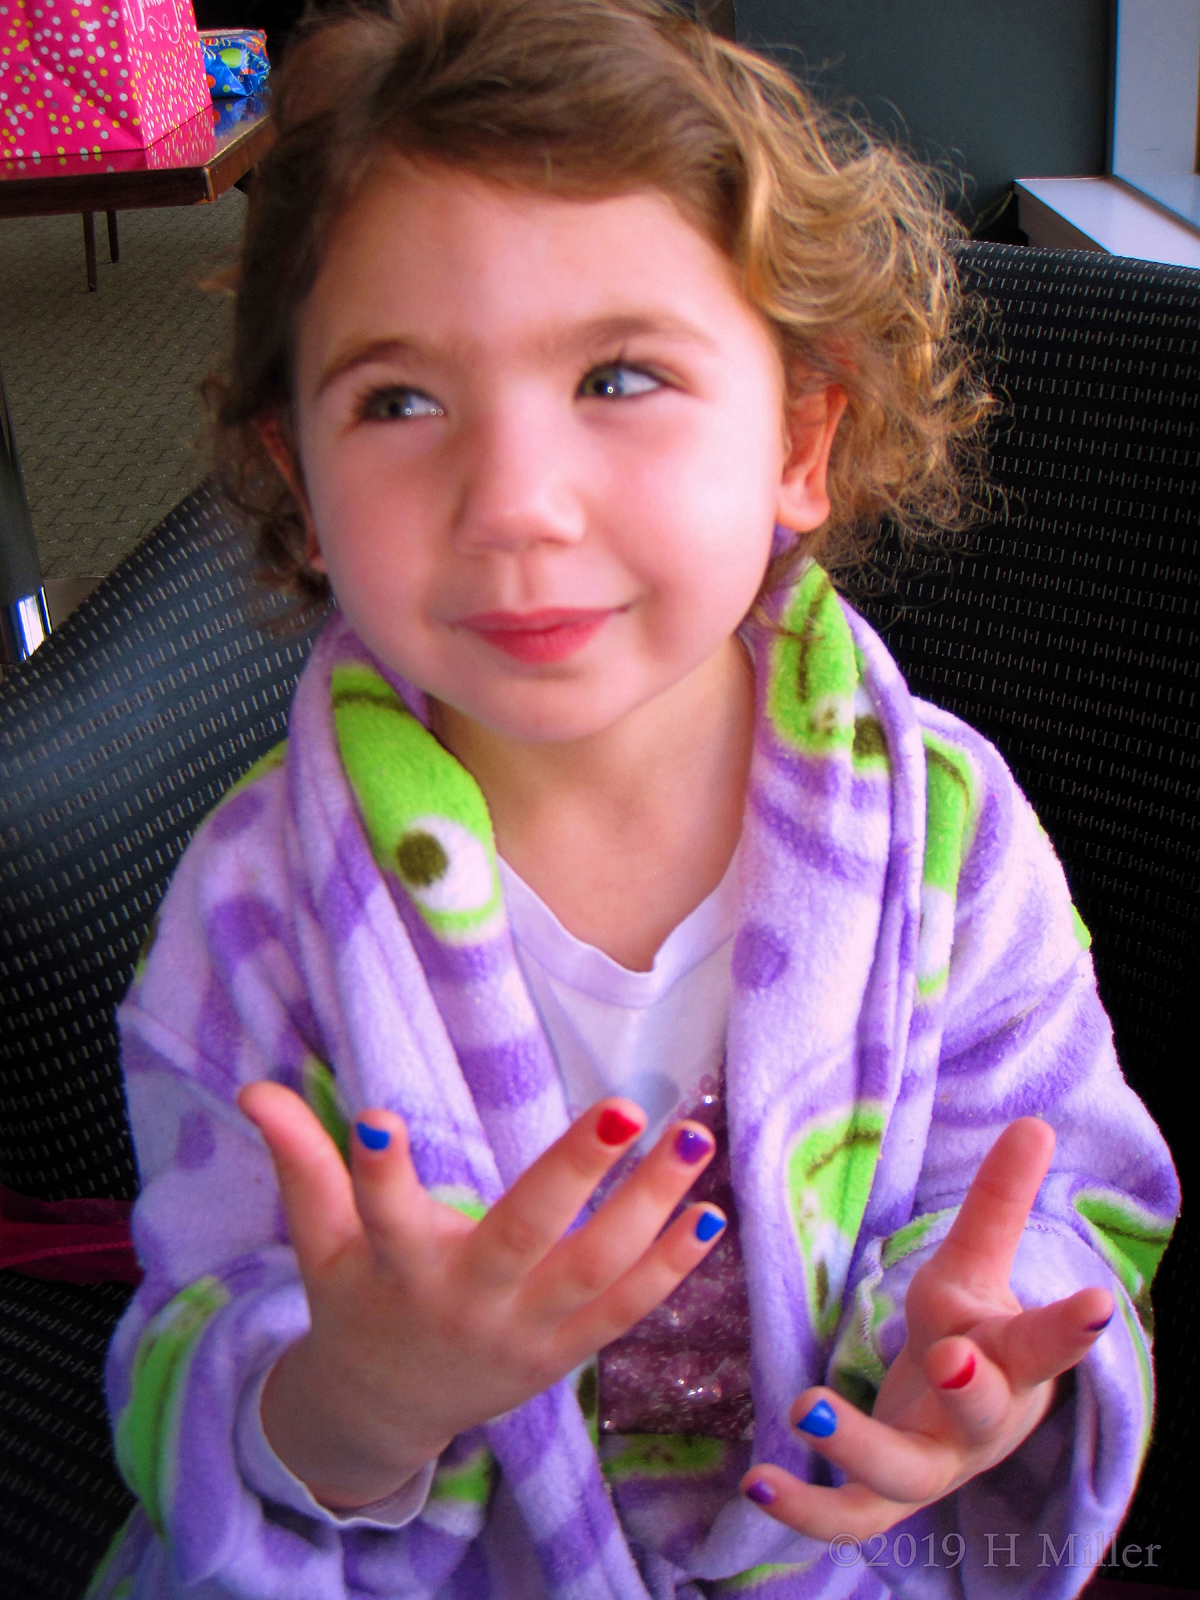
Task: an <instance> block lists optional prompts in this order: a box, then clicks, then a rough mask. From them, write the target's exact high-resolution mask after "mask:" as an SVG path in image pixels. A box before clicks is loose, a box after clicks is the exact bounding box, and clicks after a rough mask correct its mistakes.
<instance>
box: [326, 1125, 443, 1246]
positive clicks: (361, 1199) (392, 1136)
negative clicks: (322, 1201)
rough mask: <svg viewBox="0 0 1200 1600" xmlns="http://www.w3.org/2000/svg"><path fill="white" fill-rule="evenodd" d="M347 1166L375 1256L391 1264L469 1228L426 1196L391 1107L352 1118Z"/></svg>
mask: <svg viewBox="0 0 1200 1600" xmlns="http://www.w3.org/2000/svg"><path fill="white" fill-rule="evenodd" d="M350 1170H351V1172H352V1174H353V1179H354V1195H355V1199H356V1201H357V1205H358V1214H359V1216H360V1217H361V1218H362V1222H363V1227H364V1228H365V1229H366V1233H367V1237H368V1239H369V1240H370V1242H371V1245H372V1248H373V1249H374V1251H375V1253H376V1255H377V1257H379V1258H380V1259H382V1260H384V1261H387V1262H388V1263H389V1265H391V1266H393V1267H396V1266H399V1265H401V1264H402V1263H403V1262H404V1261H405V1259H407V1258H410V1257H412V1256H413V1255H414V1254H419V1255H424V1254H426V1253H427V1252H428V1251H429V1250H430V1248H436V1247H437V1246H438V1243H439V1241H440V1240H441V1239H442V1238H443V1237H444V1236H445V1234H446V1232H447V1231H448V1230H452V1231H454V1232H458V1231H460V1230H461V1231H463V1232H466V1231H467V1230H468V1229H469V1228H470V1227H471V1226H472V1224H471V1223H470V1221H469V1220H468V1219H467V1218H466V1217H462V1216H460V1214H459V1213H458V1212H456V1211H451V1210H450V1209H449V1208H448V1207H446V1206H439V1205H438V1204H437V1203H436V1201H434V1200H433V1199H431V1198H430V1195H429V1193H428V1191H427V1190H426V1189H425V1187H424V1186H423V1184H422V1183H421V1180H420V1178H419V1177H418V1176H417V1170H416V1168H415V1167H414V1166H413V1161H412V1152H411V1150H410V1148H409V1142H408V1128H407V1126H406V1125H405V1122H404V1119H403V1118H402V1117H398V1116H397V1115H396V1114H395V1112H393V1111H383V1110H380V1109H377V1108H376V1109H372V1110H370V1111H364V1112H363V1113H362V1115H361V1116H360V1117H359V1118H358V1120H357V1121H356V1122H355V1124H354V1133H353V1136H352V1138H351V1140H350Z"/></svg>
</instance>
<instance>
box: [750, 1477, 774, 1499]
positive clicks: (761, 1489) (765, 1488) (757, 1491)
mask: <svg viewBox="0 0 1200 1600" xmlns="http://www.w3.org/2000/svg"><path fill="white" fill-rule="evenodd" d="M746 1499H747V1500H753V1501H754V1504H755V1505H756V1506H773V1505H774V1504H775V1502H776V1500H778V1499H779V1496H778V1495H777V1494H776V1493H775V1491H774V1489H772V1487H771V1485H770V1484H769V1483H768V1482H767V1480H766V1479H765V1478H756V1479H755V1480H754V1482H753V1483H752V1484H751V1485H750V1487H749V1488H748V1489H747V1490H746Z"/></svg>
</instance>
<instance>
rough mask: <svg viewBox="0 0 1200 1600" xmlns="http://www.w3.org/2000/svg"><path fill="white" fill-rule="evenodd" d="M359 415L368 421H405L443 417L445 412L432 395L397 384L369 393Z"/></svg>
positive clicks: (360, 407)
mask: <svg viewBox="0 0 1200 1600" xmlns="http://www.w3.org/2000/svg"><path fill="white" fill-rule="evenodd" d="M359 415H360V416H361V417H362V418H363V419H364V421H367V422H403V421H406V420H407V419H409V418H411V417H442V416H445V412H444V411H443V410H442V408H441V406H440V405H438V403H437V401H436V400H435V399H433V397H432V396H431V395H427V394H424V393H423V392H422V391H421V390H420V389H408V388H405V386H404V385H403V384H397V385H395V386H393V387H392V388H388V389H375V390H374V391H373V392H372V393H371V394H368V395H367V396H366V397H365V398H364V399H363V401H362V403H361V405H360V406H359Z"/></svg>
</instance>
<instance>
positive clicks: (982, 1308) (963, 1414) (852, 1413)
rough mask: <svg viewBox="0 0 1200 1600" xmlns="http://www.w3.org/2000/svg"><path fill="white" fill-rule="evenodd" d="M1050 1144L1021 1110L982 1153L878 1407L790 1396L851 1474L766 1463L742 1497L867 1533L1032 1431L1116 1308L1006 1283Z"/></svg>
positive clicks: (920, 1275) (817, 1441)
mask: <svg viewBox="0 0 1200 1600" xmlns="http://www.w3.org/2000/svg"><path fill="white" fill-rule="evenodd" d="M1053 1153H1054V1131H1053V1129H1052V1128H1051V1127H1050V1126H1049V1125H1048V1124H1047V1123H1045V1122H1041V1121H1039V1120H1038V1119H1037V1118H1036V1117H1022V1118H1021V1120H1020V1121H1018V1122H1014V1123H1012V1124H1010V1126H1009V1127H1007V1128H1006V1129H1005V1130H1004V1132H1003V1133H1002V1134H1001V1135H1000V1137H999V1138H998V1139H997V1140H996V1143H995V1144H994V1145H993V1146H992V1148H991V1150H990V1151H989V1152H988V1154H987V1155H986V1156H985V1157H984V1159H983V1161H982V1162H981V1163H980V1167H979V1171H978V1172H977V1173H976V1175H975V1179H974V1182H973V1183H972V1184H971V1187H970V1189H969V1190H968V1191H967V1194H966V1198H965V1199H964V1200H963V1203H962V1206H961V1208H960V1210H959V1213H958V1216H957V1217H956V1218H955V1220H954V1223H953V1225H952V1226H951V1228H950V1231H949V1233H948V1234H947V1235H946V1238H945V1239H944V1240H943V1242H942V1244H941V1245H940V1246H939V1247H938V1249H937V1250H936V1251H935V1253H934V1254H933V1255H932V1256H931V1257H930V1259H929V1260H928V1261H927V1262H925V1264H924V1265H923V1266H921V1267H919V1268H918V1270H917V1271H916V1273H914V1275H913V1279H912V1282H911V1284H910V1285H909V1289H908V1294H907V1297H906V1299H905V1303H904V1313H905V1320H906V1323H907V1330H908V1338H907V1341H906V1342H905V1344H904V1347H903V1349H902V1350H901V1351H900V1353H899V1355H898V1356H897V1357H896V1359H895V1361H894V1362H893V1363H892V1365H891V1367H890V1368H889V1370H888V1373H887V1376H886V1377H885V1379H884V1381H883V1384H882V1386H881V1387H880V1390H879V1395H878V1398H877V1400H876V1402H875V1409H874V1412H873V1414H872V1415H871V1416H869V1417H868V1416H865V1415H864V1414H863V1413H862V1412H861V1411H859V1410H858V1409H857V1408H856V1407H855V1406H853V1405H851V1404H850V1402H849V1401H848V1400H843V1399H842V1398H841V1396H839V1395H837V1394H835V1393H834V1392H833V1390H831V1389H825V1388H815V1389H806V1390H805V1392H804V1393H803V1394H802V1395H801V1396H800V1397H799V1399H797V1401H796V1403H795V1404H794V1405H793V1407H792V1409H791V1412H790V1417H791V1420H792V1422H793V1423H794V1424H795V1425H796V1426H797V1427H798V1428H799V1429H800V1430H801V1437H802V1438H803V1439H804V1441H805V1443H806V1444H808V1445H809V1446H810V1447H811V1448H812V1449H814V1450H816V1451H818V1452H819V1453H820V1454H821V1455H823V1456H824V1457H825V1458H826V1460H828V1461H831V1462H833V1463H834V1464H835V1465H836V1466H838V1467H841V1468H842V1470H843V1471H844V1472H845V1473H846V1474H847V1478H848V1482H846V1483H845V1484H843V1485H842V1486H841V1487H840V1488H837V1489H831V1488H825V1487H822V1486H820V1485H818V1484H811V1483H802V1482H801V1481H800V1480H799V1479H798V1478H794V1477H793V1476H792V1475H791V1473H789V1472H785V1471H784V1470H783V1469H782V1467H773V1466H767V1465H758V1466H755V1467H752V1468H751V1470H750V1471H749V1472H748V1473H747V1474H746V1476H745V1478H743V1480H742V1485H741V1487H742V1492H743V1494H746V1495H748V1496H749V1498H750V1499H751V1500H753V1501H754V1502H755V1503H756V1504H757V1505H760V1506H762V1508H763V1509H764V1510H765V1511H767V1512H768V1513H769V1515H771V1516H773V1517H775V1518H777V1519H778V1520H779V1521H780V1522H783V1523H786V1524H787V1526H788V1527H791V1528H794V1529H795V1530H796V1531H797V1533H804V1534H808V1535H810V1536H811V1537H812V1538H815V1539H832V1538H834V1537H836V1536H837V1535H838V1534H852V1535H854V1537H855V1538H857V1539H867V1538H870V1537H871V1536H872V1535H873V1534H877V1533H883V1532H884V1531H885V1530H886V1529H888V1528H890V1527H892V1526H893V1525H894V1524H895V1523H897V1522H901V1521H903V1520H904V1518H905V1517H909V1516H911V1515H912V1513H913V1512H914V1511H916V1510H918V1509H919V1508H920V1507H921V1506H924V1505H929V1504H931V1503H932V1502H933V1501H934V1500H940V1499H941V1498H942V1496H943V1495H947V1494H950V1493H951V1492H952V1491H953V1490H955V1489H957V1488H958V1487H959V1486H960V1485H961V1484H964V1483H966V1482H967V1481H968V1479H970V1478H973V1477H975V1476H976V1474H977V1473H980V1472H984V1471H986V1470H987V1468H988V1467H992V1466H995V1465H996V1463H997V1462H998V1461H1002V1460H1003V1459H1004V1458H1005V1456H1008V1455H1011V1454H1012V1452H1013V1451H1014V1450H1015V1449H1016V1448H1017V1446H1018V1445H1019V1444H1020V1443H1021V1441H1022V1440H1023V1439H1025V1438H1026V1437H1027V1436H1028V1435H1029V1434H1030V1433H1032V1432H1033V1430H1034V1428H1036V1427H1037V1425H1038V1423H1039V1422H1040V1421H1041V1420H1042V1418H1043V1417H1044V1416H1045V1415H1046V1412H1047V1411H1048V1410H1049V1409H1050V1405H1051V1401H1052V1399H1053V1395H1054V1381H1055V1379H1056V1378H1057V1377H1058V1375H1059V1374H1060V1373H1063V1372H1066V1371H1068V1370H1069V1369H1070V1368H1071V1367H1073V1366H1075V1365H1076V1363H1077V1362H1079V1361H1081V1360H1082V1359H1083V1357H1084V1356H1085V1355H1086V1354H1087V1352H1088V1351H1089V1350H1090V1349H1091V1347H1092V1345H1093V1343H1094V1342H1095V1340H1096V1339H1097V1338H1098V1336H1099V1335H1100V1334H1101V1333H1102V1332H1103V1330H1104V1328H1105V1327H1106V1326H1107V1325H1108V1323H1109V1321H1110V1320H1111V1318H1112V1314H1113V1311H1114V1304H1113V1297H1112V1295H1111V1294H1109V1293H1108V1292H1107V1290H1105V1289H1081V1290H1080V1291H1079V1293H1078V1294H1073V1295H1071V1296H1070V1298H1069V1299H1066V1300H1058V1301H1055V1302H1054V1304H1052V1305H1048V1306H1041V1307H1039V1308H1037V1309H1036V1310H1032V1311H1023V1310H1022V1309H1021V1306H1020V1304H1019V1303H1018V1301H1017V1298H1016V1296H1015V1295H1014V1294H1013V1292H1012V1290H1011V1288H1010V1287H1009V1274H1010V1273H1011V1271H1012V1264H1013V1259H1014V1257H1015V1255H1016V1252H1017V1245H1018V1244H1019V1243H1020V1240H1021V1235H1022V1232H1023V1231H1024V1227H1025V1222H1026V1219H1027V1218H1028V1216H1029V1211H1030V1208H1031V1207H1032V1205H1033V1202H1034V1200H1035V1198H1036V1197H1037V1192H1038V1189H1039V1188H1040V1187H1041V1183H1042V1179H1043V1178H1044V1177H1045V1176H1046V1172H1047V1170H1048V1168H1049V1165H1050V1157H1051V1156H1052V1155H1053Z"/></svg>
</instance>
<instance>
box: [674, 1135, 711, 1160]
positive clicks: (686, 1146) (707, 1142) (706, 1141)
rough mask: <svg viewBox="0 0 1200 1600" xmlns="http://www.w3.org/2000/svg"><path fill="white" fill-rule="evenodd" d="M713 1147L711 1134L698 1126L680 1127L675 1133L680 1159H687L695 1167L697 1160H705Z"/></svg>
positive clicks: (677, 1152)
mask: <svg viewBox="0 0 1200 1600" xmlns="http://www.w3.org/2000/svg"><path fill="white" fill-rule="evenodd" d="M712 1147H713V1142H712V1140H711V1139H710V1138H709V1136H708V1135H707V1134H706V1133H701V1132H700V1131H699V1129H697V1128H680V1130H679V1132H678V1133H677V1134H676V1135H675V1154H676V1155H677V1156H678V1157H679V1159H680V1161H686V1162H687V1164H688V1166H689V1167H694V1166H695V1165H696V1163H697V1161H703V1160H704V1158H705V1156H706V1155H707V1154H708V1152H709V1151H710V1150H711V1149H712Z"/></svg>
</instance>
